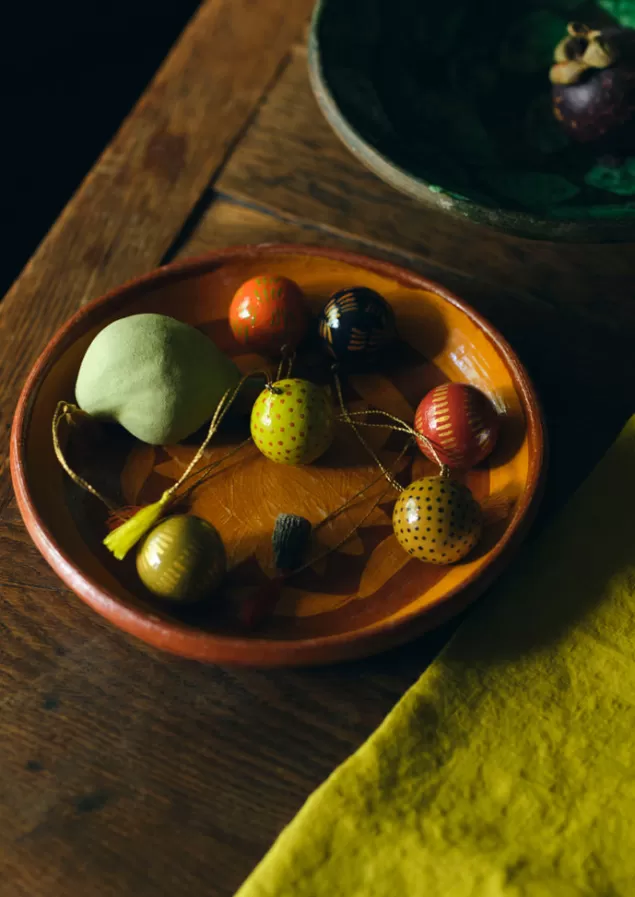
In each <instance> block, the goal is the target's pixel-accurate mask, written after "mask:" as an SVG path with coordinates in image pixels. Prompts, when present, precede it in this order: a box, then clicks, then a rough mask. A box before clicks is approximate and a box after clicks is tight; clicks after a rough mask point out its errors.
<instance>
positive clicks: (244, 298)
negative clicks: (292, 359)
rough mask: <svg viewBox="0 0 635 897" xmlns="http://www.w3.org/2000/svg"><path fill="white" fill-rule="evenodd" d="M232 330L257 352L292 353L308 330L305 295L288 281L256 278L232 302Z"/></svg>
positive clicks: (286, 279) (240, 339) (279, 278)
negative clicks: (286, 351)
mask: <svg viewBox="0 0 635 897" xmlns="http://www.w3.org/2000/svg"><path fill="white" fill-rule="evenodd" d="M229 326H230V327H231V329H232V333H233V334H234V337H235V339H236V340H237V341H238V342H239V343H240V344H241V345H242V346H246V347H248V348H249V349H251V350H253V351H254V352H260V353H262V354H264V355H278V354H280V352H281V350H282V349H283V347H286V348H287V349H289V350H293V349H295V348H296V346H297V345H298V344H299V343H301V342H302V340H303V339H304V337H305V336H306V334H307V330H308V328H309V311H308V308H307V306H306V304H305V300H304V294H303V292H302V290H301V289H300V287H299V286H298V285H297V283H295V282H294V281H293V280H289V278H288V277H274V276H272V275H271V274H261V275H259V276H258V277H253V278H252V279H251V280H248V281H247V282H246V283H244V284H243V285H242V286H241V287H240V288H239V289H238V290H237V291H236V294H235V295H234V298H233V299H232V302H231V305H230V306H229Z"/></svg>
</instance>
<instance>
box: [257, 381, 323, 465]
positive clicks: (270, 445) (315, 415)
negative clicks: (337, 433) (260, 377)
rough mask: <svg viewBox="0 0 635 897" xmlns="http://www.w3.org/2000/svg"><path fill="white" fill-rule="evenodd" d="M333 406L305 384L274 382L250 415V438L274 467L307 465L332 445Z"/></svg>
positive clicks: (319, 389) (316, 388)
mask: <svg viewBox="0 0 635 897" xmlns="http://www.w3.org/2000/svg"><path fill="white" fill-rule="evenodd" d="M333 425H334V415H333V402H332V401H331V398H330V396H329V394H328V393H327V391H326V390H325V389H324V388H323V387H322V386H316V385H315V384H314V383H309V381H308V380H299V379H289V380H278V381H277V382H276V383H273V384H272V386H271V387H270V388H266V389H263V391H262V392H261V393H260V395H259V396H258V398H257V399H256V402H255V404H254V407H253V410H252V412H251V436H252V439H253V440H254V442H255V443H256V445H257V446H258V448H259V449H260V451H261V452H262V453H263V455H265V456H266V457H267V458H269V459H270V460H271V461H275V462H276V463H278V464H292V465H297V464H310V463H311V462H312V461H315V460H316V459H317V458H319V457H320V455H322V454H324V452H325V451H326V450H327V449H328V447H329V446H330V444H331V442H332V441H333Z"/></svg>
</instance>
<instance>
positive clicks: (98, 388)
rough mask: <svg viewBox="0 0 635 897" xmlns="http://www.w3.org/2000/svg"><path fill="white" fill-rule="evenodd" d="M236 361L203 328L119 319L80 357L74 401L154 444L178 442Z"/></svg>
mask: <svg viewBox="0 0 635 897" xmlns="http://www.w3.org/2000/svg"><path fill="white" fill-rule="evenodd" d="M239 380H240V373H239V371H238V368H237V367H236V365H235V364H234V363H233V361H231V360H230V359H229V358H227V356H226V355H223V353H222V352H221V351H220V350H219V349H218V348H217V347H216V346H215V345H214V343H213V342H212V341H211V340H210V339H209V338H208V337H207V336H205V335H204V334H203V333H201V332H200V331H198V330H196V329H195V328H194V327H190V325H189V324H184V323H183V322H182V321H177V320H175V319H174V318H170V317H167V316H166V315H155V314H142V315H131V316H130V317H127V318H121V319H120V320H118V321H114V322H113V323H112V324H109V325H108V326H107V327H105V328H104V329H103V330H102V331H101V333H99V334H97V336H96V337H95V339H94V340H93V341H92V343H91V344H90V346H89V347H88V351H87V352H86V354H85V355H84V358H83V361H82V363H81V367H80V369H79V374H78V377H77V385H76V387H75V394H76V398H77V404H78V405H79V407H80V408H81V409H82V410H83V411H86V412H87V413H88V414H90V415H92V416H93V417H95V418H98V419H100V420H111V421H116V422H117V423H119V424H121V426H122V427H125V429H126V430H128V431H129V432H130V433H132V435H133V436H136V437H137V439H140V440H141V441H142V442H147V443H150V444H151V445H165V444H170V443H175V442H180V441H181V440H182V439H185V437H186V436H189V435H190V434H191V433H194V432H195V431H196V430H198V429H199V427H201V426H202V425H203V424H204V423H205V422H206V421H208V420H209V419H210V418H211V417H212V415H213V414H214V411H215V410H216V408H217V406H218V403H219V402H220V400H221V398H222V396H223V395H224V393H225V392H226V390H227V389H229V388H230V387H233V386H236V385H237V384H238V382H239Z"/></svg>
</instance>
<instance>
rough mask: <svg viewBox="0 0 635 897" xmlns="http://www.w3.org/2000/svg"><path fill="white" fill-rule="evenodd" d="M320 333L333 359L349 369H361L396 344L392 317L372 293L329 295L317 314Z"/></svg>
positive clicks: (356, 290)
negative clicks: (318, 315)
mask: <svg viewBox="0 0 635 897" xmlns="http://www.w3.org/2000/svg"><path fill="white" fill-rule="evenodd" d="M319 332H320V338H321V340H322V342H323V345H324V347H325V348H326V351H327V352H328V354H329V355H330V356H331V357H332V358H334V359H335V360H336V361H338V362H340V363H341V364H343V365H345V366H346V367H348V368H351V369H355V368H362V367H366V366H368V365H369V364H372V363H374V362H376V361H377V360H378V359H379V358H380V357H381V356H382V355H383V354H384V352H386V351H387V350H388V349H389V348H390V347H391V346H392V344H393V343H394V342H395V339H396V330H395V317H394V314H393V311H392V309H391V307H390V306H389V305H388V303H387V302H386V300H385V299H384V298H383V296H380V295H379V293H376V292H375V290H371V289H369V288H368V287H351V288H350V289H347V290H340V291H339V292H337V293H334V294H333V295H332V296H331V298H330V299H329V301H328V302H327V304H326V306H325V307H324V310H323V311H322V314H321V315H320V319H319Z"/></svg>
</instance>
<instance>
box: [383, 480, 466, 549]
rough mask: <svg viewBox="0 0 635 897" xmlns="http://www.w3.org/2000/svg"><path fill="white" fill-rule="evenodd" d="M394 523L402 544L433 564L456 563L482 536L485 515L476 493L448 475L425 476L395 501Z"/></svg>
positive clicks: (396, 533) (398, 538) (412, 484)
mask: <svg viewBox="0 0 635 897" xmlns="http://www.w3.org/2000/svg"><path fill="white" fill-rule="evenodd" d="M392 525H393V529H394V531H395V536H396V537H397V540H398V542H399V544H400V545H401V546H402V547H403V548H404V549H405V550H406V551H407V552H408V554H411V555H412V556H413V557H416V558H419V560H420V561H428V562H429V563H431V564H441V565H444V564H454V563H456V562H457V561H460V560H462V559H463V558H464V557H466V555H468V554H469V553H470V551H472V549H473V548H474V547H475V545H476V544H477V543H478V541H479V539H480V538H481V533H482V531H483V518H482V514H481V509H480V506H479V504H478V502H477V501H476V500H475V498H474V496H473V495H472V493H471V492H470V490H469V489H468V488H467V486H463V485H462V484H461V483H457V482H455V481H454V480H451V479H449V478H448V477H444V476H438V477H424V478H423V479H421V480H415V482H414V483H411V485H410V486H408V488H407V489H405V490H404V491H403V492H402V493H401V495H400V497H399V499H398V500H397V502H396V504H395V508H394V511H393V516H392Z"/></svg>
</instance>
